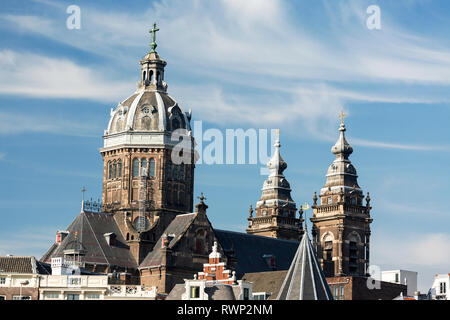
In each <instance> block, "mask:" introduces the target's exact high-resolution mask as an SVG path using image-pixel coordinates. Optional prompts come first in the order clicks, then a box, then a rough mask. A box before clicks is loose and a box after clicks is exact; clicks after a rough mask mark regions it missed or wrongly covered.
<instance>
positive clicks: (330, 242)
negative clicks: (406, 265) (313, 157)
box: [311, 113, 372, 277]
mask: <svg viewBox="0 0 450 320" xmlns="http://www.w3.org/2000/svg"><path fill="white" fill-rule="evenodd" d="M344 116H345V114H344V113H341V126H340V128H339V132H340V133H339V139H338V141H337V142H336V144H335V145H334V146H333V147H332V148H331V152H333V154H335V155H336V159H335V160H334V161H333V163H332V164H331V165H330V167H329V168H328V172H327V175H326V183H325V186H324V187H323V188H322V189H321V190H320V195H319V198H318V197H317V195H316V193H314V198H313V201H314V204H313V206H312V208H313V217H312V218H311V221H312V222H313V224H314V225H313V230H312V235H313V240H314V245H315V246H316V251H317V256H318V258H319V261H320V263H321V266H322V270H323V271H324V273H325V276H327V277H334V276H365V275H366V273H367V272H366V271H367V267H368V266H369V242H370V241H369V239H370V223H371V222H372V218H371V217H370V209H371V207H370V197H369V193H367V197H366V204H365V205H363V199H364V195H363V190H362V189H361V188H360V187H359V185H358V181H357V178H358V175H357V173H356V169H355V167H354V166H353V165H352V164H351V162H350V160H349V156H350V154H352V152H353V148H352V147H351V146H350V144H349V143H348V142H347V140H346V139H345V131H346V129H345V124H344ZM317 200H319V201H320V203H319V204H318V203H317Z"/></svg>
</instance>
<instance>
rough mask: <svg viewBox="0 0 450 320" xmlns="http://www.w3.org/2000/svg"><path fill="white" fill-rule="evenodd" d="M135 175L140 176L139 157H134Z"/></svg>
mask: <svg viewBox="0 0 450 320" xmlns="http://www.w3.org/2000/svg"><path fill="white" fill-rule="evenodd" d="M133 177H139V159H138V158H134V159H133Z"/></svg>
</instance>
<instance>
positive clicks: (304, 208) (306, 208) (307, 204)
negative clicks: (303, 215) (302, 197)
mask: <svg viewBox="0 0 450 320" xmlns="http://www.w3.org/2000/svg"><path fill="white" fill-rule="evenodd" d="M300 208H301V209H302V210H303V211H306V210H308V209H309V208H311V207H310V206H309V203H308V202H305V204H304V205H302V206H301V207H300Z"/></svg>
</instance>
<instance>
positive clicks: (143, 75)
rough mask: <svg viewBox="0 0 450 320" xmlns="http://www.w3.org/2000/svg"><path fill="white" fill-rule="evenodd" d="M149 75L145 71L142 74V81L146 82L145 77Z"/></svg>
mask: <svg viewBox="0 0 450 320" xmlns="http://www.w3.org/2000/svg"><path fill="white" fill-rule="evenodd" d="M146 75H147V72H145V71H144V73H143V74H142V80H143V81H145V76H146Z"/></svg>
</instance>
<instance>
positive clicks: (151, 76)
mask: <svg viewBox="0 0 450 320" xmlns="http://www.w3.org/2000/svg"><path fill="white" fill-rule="evenodd" d="M152 81H153V70H150V82H152Z"/></svg>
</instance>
